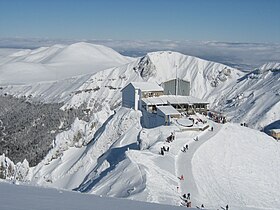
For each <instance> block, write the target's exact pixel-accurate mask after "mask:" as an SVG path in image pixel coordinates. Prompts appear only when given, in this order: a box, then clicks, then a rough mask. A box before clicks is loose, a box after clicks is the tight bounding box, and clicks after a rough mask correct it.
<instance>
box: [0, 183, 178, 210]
mask: <svg viewBox="0 0 280 210" xmlns="http://www.w3.org/2000/svg"><path fill="white" fill-rule="evenodd" d="M0 208H1V210H26V209H30V210H31V209H34V210H35V209H36V210H50V209H60V210H77V209H79V210H90V209H102V210H111V209H115V210H128V209H135V210H144V209H145V210H149V209H151V210H173V209H174V210H175V209H181V208H180V207H176V206H170V205H159V204H151V203H145V202H137V201H130V200H124V199H114V198H102V197H98V196H94V195H87V194H81V193H75V192H69V191H64V190H55V189H48V188H40V187H32V186H24V185H15V184H9V183H4V182H1V181H0Z"/></svg>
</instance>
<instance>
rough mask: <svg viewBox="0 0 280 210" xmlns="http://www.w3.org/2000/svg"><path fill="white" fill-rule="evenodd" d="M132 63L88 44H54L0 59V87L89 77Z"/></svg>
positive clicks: (104, 49) (114, 52)
mask: <svg viewBox="0 0 280 210" xmlns="http://www.w3.org/2000/svg"><path fill="white" fill-rule="evenodd" d="M133 60H135V59H134V58H130V57H125V56H122V55H120V54H119V53H117V52H116V51H114V50H112V49H111V48H108V47H105V46H101V45H94V44H89V43H84V42H80V43H75V44H72V45H69V46H64V45H54V46H51V47H41V48H38V49H35V50H23V51H18V52H15V53H13V54H11V55H9V56H7V57H6V58H2V59H0V84H29V83H33V82H40V81H50V80H62V79H66V78H69V77H72V76H77V75H83V74H92V73H95V72H98V71H100V70H105V69H108V68H110V67H115V66H120V65H123V64H125V63H129V62H131V61H133Z"/></svg>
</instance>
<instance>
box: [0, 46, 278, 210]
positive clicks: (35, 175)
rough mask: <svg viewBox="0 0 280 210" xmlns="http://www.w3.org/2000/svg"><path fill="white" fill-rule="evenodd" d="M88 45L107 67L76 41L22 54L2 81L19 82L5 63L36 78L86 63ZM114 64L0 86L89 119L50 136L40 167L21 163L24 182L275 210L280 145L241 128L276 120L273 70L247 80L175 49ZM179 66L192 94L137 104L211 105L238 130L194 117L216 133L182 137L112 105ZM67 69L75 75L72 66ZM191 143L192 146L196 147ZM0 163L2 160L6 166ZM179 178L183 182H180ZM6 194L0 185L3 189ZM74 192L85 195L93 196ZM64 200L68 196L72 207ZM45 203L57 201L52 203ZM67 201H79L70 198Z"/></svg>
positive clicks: (158, 199) (166, 77) (274, 67)
mask: <svg viewBox="0 0 280 210" xmlns="http://www.w3.org/2000/svg"><path fill="white" fill-rule="evenodd" d="M91 47H93V48H94V49H95V52H94V53H93V55H92V56H95V55H97V57H98V58H100V59H101V60H102V62H101V63H102V64H104V63H106V62H105V60H106V59H107V56H106V55H107V54H110V55H111V54H113V53H112V52H111V51H110V50H108V51H107V49H106V50H105V49H103V48H102V47H100V48H99V47H96V46H91V45H90V46H88V44H83V43H82V44H77V45H74V46H71V47H70V46H68V47H66V46H53V47H52V49H50V48H41V49H37V50H34V51H33V50H26V51H22V52H18V53H16V54H14V55H13V56H11V57H9V59H11V60H10V61H9V62H7V63H5V64H1V66H0V77H1V79H2V78H6V79H5V81H4V80H3V81H4V82H13V83H16V82H20V81H17V79H18V78H12V76H13V77H14V75H15V74H16V75H18V74H17V69H15V71H16V72H13V74H11V75H10V77H6V76H7V75H8V73H7V72H6V71H5V68H8V67H9V66H10V67H11V69H13V66H14V67H17V65H18V66H19V67H20V68H21V67H22V68H25V67H26V69H28V68H29V67H28V65H29V64H31V66H33V65H34V66H33V67H34V69H37V67H39V68H38V70H36V71H41V74H43V72H44V71H47V70H49V69H48V68H49V67H55V66H56V67H57V66H59V65H64V64H63V63H68V61H69V60H71V59H74V58H73V57H72V55H73V56H74V55H75V54H76V53H78V54H79V52H81V55H82V56H81V57H83V58H82V60H83V62H85V63H87V62H88V60H87V59H86V58H85V57H86V56H87V53H86V52H88V51H89V49H92V48H91ZM81 48H85V49H81ZM79 49H80V50H79ZM73 51H74V52H75V53H73V54H72V52H73ZM76 51H77V52H76ZM101 51H102V52H105V53H104V54H102V52H101ZM99 53H101V54H99ZM46 55H48V56H46ZM50 55H53V57H51V56H50ZM90 56H91V55H90ZM105 57H106V59H105ZM109 57H110V56H109ZM45 58H48V59H45ZM68 58H69V59H68ZM103 58H104V59H103ZM67 59H68V60H67ZM112 59H113V60H115V61H116V60H117V61H116V62H117V65H118V66H114V67H113V66H111V64H112V63H111V62H108V63H109V64H110V67H111V68H107V67H106V66H105V67H104V66H103V67H104V68H106V70H102V71H101V70H100V69H99V68H96V69H94V70H93V72H92V74H88V75H83V76H73V77H71V78H68V79H63V80H59V81H54V82H51V81H45V82H42V81H41V82H37V83H33V84H26V85H11V84H10V85H1V88H0V93H1V95H5V94H11V95H13V96H16V97H26V98H28V99H29V100H30V101H41V102H45V103H52V102H60V103H63V106H62V107H61V109H64V110H68V109H70V108H83V109H89V111H90V113H91V117H90V119H89V121H88V122H86V121H83V120H80V119H76V120H75V122H74V123H73V125H72V126H71V128H70V129H69V130H67V131H64V132H62V133H60V134H59V135H57V136H56V138H55V141H54V144H53V149H51V150H50V152H49V154H48V155H47V156H46V157H45V158H44V160H43V161H42V162H41V163H39V164H38V165H37V166H35V167H32V168H29V167H28V163H27V162H24V163H23V164H22V172H23V174H24V173H25V172H26V171H28V172H27V173H28V175H26V177H24V178H25V179H26V180H28V181H29V182H31V183H32V184H38V185H40V186H48V187H55V188H64V189H69V190H73V189H75V190H78V191H81V192H86V193H92V194H97V195H102V196H110V197H119V198H128V199H131V200H140V201H148V202H153V203H163V204H171V205H180V203H181V201H182V200H181V198H180V196H182V194H183V193H187V192H190V193H191V198H192V199H191V200H192V203H193V206H196V205H197V206H200V205H201V204H202V203H203V204H204V206H206V207H209V208H213V209H217V208H220V207H221V206H225V205H226V204H228V205H229V206H230V207H233V208H235V209H246V210H249V209H280V203H279V199H278V198H279V196H280V194H279V189H280V181H279V180H280V179H279V178H280V174H279V171H280V170H279V169H280V168H279V166H280V165H279V157H280V156H279V154H280V148H279V146H280V145H279V143H277V142H276V141H275V140H274V139H273V138H272V137H269V136H267V135H266V134H264V133H261V132H259V131H257V130H254V129H250V128H246V127H241V126H239V125H238V124H240V123H241V122H246V123H247V124H249V126H251V127H253V128H263V127H265V126H268V125H271V124H273V125H275V122H277V121H279V119H280V106H279V105H280V98H279V96H280V92H279V89H280V86H279V85H280V83H279V79H280V78H279V76H280V74H279V71H278V70H277V69H278V67H277V66H278V65H277V64H267V65H265V66H263V67H260V68H259V69H256V70H255V71H252V72H250V73H248V74H246V75H245V74H244V73H243V72H241V71H239V70H237V69H234V68H231V67H228V66H225V65H223V64H218V63H214V62H210V61H205V60H202V59H199V58H195V57H192V56H186V55H183V54H180V53H176V52H164V51H162V52H154V53H149V54H148V55H147V56H145V57H144V58H139V59H137V60H132V61H131V62H130V61H123V59H121V58H119V57H118V56H117V55H116V57H114V56H113V58H112ZM127 59H128V60H130V59H129V58H127ZM74 60H75V59H74ZM89 60H91V59H89ZM97 60H98V59H97ZM124 60H126V58H124ZM95 61H96V60H95ZM28 62H30V63H28ZM45 62H46V63H48V64H46V63H45ZM77 62H78V61H77V60H75V63H77ZM127 62H128V63H127ZM97 63H98V62H97ZM121 63H122V64H123V65H121ZM26 64H27V66H25V65H26ZM68 64H71V61H69V63H68ZM68 64H65V66H66V65H68ZM96 65H98V64H96ZM112 65H113V64H112ZM114 65H115V64H114ZM90 66H91V65H90ZM176 66H177V73H178V76H179V78H181V79H184V80H188V81H191V96H190V97H181V96H177V97H175V96H168V97H166V98H165V99H164V97H154V98H149V99H144V100H147V103H149V101H150V100H155V101H150V103H162V102H167V98H168V100H171V99H173V102H174V103H177V102H179V101H181V103H182V102H186V103H191V102H193V101H194V100H199V101H200V102H201V101H202V102H203V101H204V102H206V101H209V103H210V106H211V108H212V109H215V110H217V111H222V112H223V113H225V114H226V115H227V118H228V119H229V120H230V121H232V122H237V123H238V124H232V123H228V124H225V125H219V124H215V123H213V122H211V121H209V120H208V119H205V118H203V117H202V116H199V115H197V116H193V117H194V118H195V120H196V118H202V119H203V120H207V121H208V123H209V124H210V126H213V128H214V131H213V132H212V131H210V130H208V129H206V130H204V131H192V130H188V131H182V132H179V131H180V126H179V124H180V121H179V122H178V124H176V123H175V124H173V125H172V126H160V127H157V128H153V129H144V128H142V126H141V123H140V122H141V113H140V112H139V111H135V110H131V109H125V108H119V107H120V103H121V90H122V89H123V88H124V87H125V86H126V85H128V84H129V83H131V82H143V81H148V82H156V83H157V84H160V83H161V82H164V81H167V80H169V79H170V78H174V75H175V73H176V68H175V67H176ZM45 68H47V70H46V69H45ZM31 70H32V69H31ZM260 70H261V71H260ZM73 72H75V73H77V69H76V70H75V71H73ZM30 74H32V71H31V72H30ZM5 75H6V76H5ZM47 75H50V74H49V72H48V74H47ZM2 76H3V77H2ZM19 78H21V75H20V74H19ZM22 78H23V79H27V77H26V78H24V77H22ZM8 79H10V80H8ZM28 79H29V80H28V81H30V78H28ZM31 79H32V78H31ZM35 79H36V78H35ZM26 81H27V80H26ZM194 97H195V98H194ZM196 98H197V99H196ZM163 99H164V100H163ZM113 110H114V111H115V112H113ZM183 123H184V122H183ZM188 123H189V122H185V124H188ZM277 128H278V127H277V126H276V127H275V129H277ZM171 132H173V133H175V141H173V142H170V143H168V142H166V138H167V137H168V136H169V135H170V134H171ZM77 136H80V137H81V138H77ZM196 137H198V141H194V139H195V138H196ZM186 144H188V146H189V150H188V151H186V152H185V153H184V152H182V149H183V146H185V145H186ZM163 146H165V147H167V146H168V147H170V151H169V152H165V155H164V156H162V155H160V154H159V152H160V148H162V147H163ZM1 157H2V159H1V160H2V162H5V161H7V160H8V159H6V157H5V156H4V157H3V156H1ZM9 162H10V161H9ZM10 164H11V165H12V163H10ZM14 165H15V164H14ZM26 169H29V170H26ZM182 174H183V175H184V177H185V179H184V180H183V181H182V180H179V179H178V177H179V176H180V175H182ZM11 179H13V178H11ZM1 185H2V184H1ZM11 186H13V185H11ZM177 187H179V188H177ZM3 188H4V189H5V187H3ZM3 188H2V186H1V187H0V192H1V189H3ZM6 191H8V190H6ZM13 191H14V190H13ZM31 191H32V190H31ZM39 191H40V190H39ZM4 192H5V190H4ZM27 192H28V190H27ZM55 192H56V191H55V190H51V193H47V194H48V195H49V194H54V195H56V194H55ZM69 193H70V192H69ZM21 194H24V193H21ZM27 194H28V193H27ZM35 194H36V193H35ZM62 194H64V191H63V193H62ZM65 194H68V192H65ZM74 194H75V195H79V196H85V198H86V197H87V196H91V195H80V194H78V193H74ZM74 194H73V195H74ZM32 196H33V194H32ZM35 197H36V195H35ZM38 197H39V196H38ZM54 197H58V196H54ZM67 197H68V196H67ZM74 197H75V196H74ZM3 198H4V197H3ZM71 198H72V197H71V196H70V197H68V198H65V199H67V201H68V202H69V205H70V204H71V202H72V201H69V200H72V199H71ZM91 198H92V197H91ZM0 199H2V197H1V196H0ZM24 199H27V198H26V197H25V198H24ZM40 199H41V198H38V200H39V203H40ZM52 199H53V200H54V203H55V201H56V198H52ZM36 200H37V199H36ZM7 201H10V203H8V204H7V205H12V204H11V200H9V199H7ZM7 201H6V202H7ZM73 201H76V200H75V199H74V198H73ZM57 202H60V201H57ZM68 202H66V203H67V204H68ZM1 203H2V202H0V205H1ZM76 203H79V202H78V201H76ZM108 203H109V202H108ZM25 205H29V204H28V203H27V204H26V203H25ZM38 205H39V204H38ZM46 205H50V202H48V203H47V204H46ZM57 205H59V203H58V204H57ZM105 205H106V204H105ZM22 206H24V205H22ZM72 206H73V207H76V209H77V206H75V204H73V205H70V207H69V208H70V209H71V208H72ZM16 207H17V206H16ZM27 207H28V206H27ZM67 207H68V206H67ZM69 208H68V209H69ZM133 208H134V207H133ZM170 208H171V207H169V209H170ZM174 208H175V207H174ZM136 209H137V208H136ZM230 209H231V208H230Z"/></svg>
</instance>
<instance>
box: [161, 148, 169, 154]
mask: <svg viewBox="0 0 280 210" xmlns="http://www.w3.org/2000/svg"><path fill="white" fill-rule="evenodd" d="M164 152H169V147H165V146H163V147H161V148H160V154H161V155H164Z"/></svg>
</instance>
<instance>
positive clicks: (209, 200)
mask: <svg viewBox="0 0 280 210" xmlns="http://www.w3.org/2000/svg"><path fill="white" fill-rule="evenodd" d="M279 158H280V144H279V143H277V142H276V141H275V140H273V138H271V137H268V136H267V135H265V134H264V133H260V132H256V131H255V130H253V129H249V128H246V127H241V126H239V125H236V124H226V125H224V126H222V128H221V130H220V131H219V132H218V133H217V134H216V136H214V137H213V138H211V139H210V140H208V141H207V142H206V143H205V144H203V145H202V146H201V147H200V148H199V149H198V151H197V152H196V153H195V154H194V156H193V159H192V169H193V174H194V179H195V183H196V186H197V188H198V194H199V196H198V198H199V200H201V201H202V202H203V203H205V204H206V205H207V206H213V205H215V204H217V203H228V204H229V205H230V206H233V207H234V208H238V209H239V208H240V206H248V207H252V208H260V209H280V200H279V199H278V198H279V196H280V192H279V189H280V180H279V178H280V165H279Z"/></svg>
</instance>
